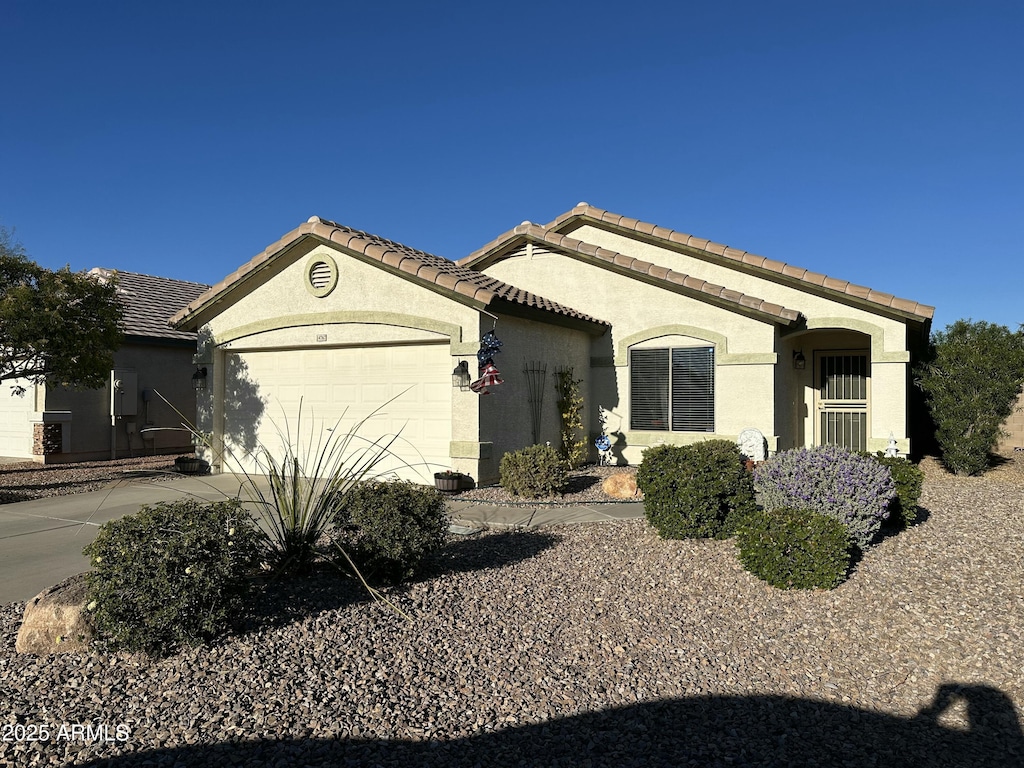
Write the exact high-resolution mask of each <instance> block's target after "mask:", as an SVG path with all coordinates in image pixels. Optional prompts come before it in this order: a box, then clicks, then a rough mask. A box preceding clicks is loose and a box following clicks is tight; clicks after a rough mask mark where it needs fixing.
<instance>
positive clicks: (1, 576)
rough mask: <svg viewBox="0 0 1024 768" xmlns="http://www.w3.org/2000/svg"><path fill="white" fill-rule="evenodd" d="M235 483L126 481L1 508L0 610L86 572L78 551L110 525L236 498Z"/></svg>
mask: <svg viewBox="0 0 1024 768" xmlns="http://www.w3.org/2000/svg"><path fill="white" fill-rule="evenodd" d="M239 483H240V481H239V479H238V478H236V477H235V476H234V475H210V476H205V477H186V476H182V477H181V478H174V479H173V480H165V481H162V482H155V483H154V482H145V481H139V482H131V481H127V482H124V483H122V484H120V485H118V486H116V487H114V488H111V489H107V490H103V491H93V492H91V493H76V494H72V495H70V496H55V497H52V498H47V499H36V500H34V501H22V502H18V503H16V504H2V505H0V605H6V604H7V603H11V602H16V601H22V600H30V599H31V598H33V597H35V596H36V595H37V594H39V593H40V592H41V591H42V590H44V589H46V588H47V587H50V586H53V585H54V584H56V583H58V582H59V581H62V580H63V579H65V578H67V577H68V576H73V575H74V574H76V573H81V572H82V571H85V570H87V569H88V568H89V563H88V560H87V559H86V557H85V556H84V555H83V554H82V549H83V548H84V547H85V546H86V545H87V544H89V543H90V542H91V541H92V540H93V538H95V536H96V531H97V529H98V528H99V526H100V525H102V524H103V523H105V522H107V521H108V520H113V519H116V518H119V517H123V516H124V515H127V514H131V513H134V512H137V511H138V509H139V507H140V506H142V505H143V504H155V503H157V502H160V501H173V500H174V499H178V498H181V497H183V496H194V497H199V498H203V499H207V500H210V501H216V500H218V499H223V498H225V495H230V496H234V495H237V494H238V492H239Z"/></svg>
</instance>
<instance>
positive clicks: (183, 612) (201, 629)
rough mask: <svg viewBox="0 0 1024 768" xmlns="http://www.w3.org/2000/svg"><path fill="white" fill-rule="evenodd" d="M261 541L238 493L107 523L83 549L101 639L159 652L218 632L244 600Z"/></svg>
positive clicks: (113, 644)
mask: <svg viewBox="0 0 1024 768" xmlns="http://www.w3.org/2000/svg"><path fill="white" fill-rule="evenodd" d="M258 540H259V531H258V529H257V528H256V526H255V524H254V523H253V522H252V518H251V517H250V516H249V515H248V514H247V513H246V512H245V510H244V509H243V508H242V506H241V504H240V503H239V502H238V500H237V499H232V500H230V501H219V502H213V503H201V502H199V501H196V500H194V499H181V500H179V501H175V502H171V503H164V504H157V505H156V506H152V507H150V506H144V507H142V508H141V509H140V510H139V511H138V513H136V514H134V515H129V516H127V517H122V518H121V519H119V520H111V521H110V522H108V523H104V524H103V525H102V526H100V529H99V533H98V534H97V536H96V539H95V540H94V541H93V542H92V543H91V544H89V545H88V546H87V547H86V548H85V550H84V552H85V554H86V556H87V557H88V558H89V561H90V562H91V563H92V570H91V571H90V572H89V573H88V575H87V577H86V580H87V583H88V586H89V592H90V598H89V599H90V601H94V602H95V609H94V611H93V618H94V621H95V624H96V629H97V633H98V635H99V637H100V638H101V639H102V640H105V641H107V642H108V644H109V645H110V647H111V648H112V649H115V650H119V649H123V650H128V651H144V652H146V653H150V654H154V655H159V654H166V653H170V652H171V651H173V650H175V649H176V648H178V647H180V646H184V645H194V644H196V643H199V642H202V641H204V640H208V639H210V638H212V637H214V636H216V635H218V634H221V633H222V632H223V631H224V630H226V629H227V628H228V627H229V625H230V622H231V621H232V619H233V618H234V617H235V616H236V615H237V613H238V612H239V610H240V608H241V606H242V600H243V597H244V596H245V594H246V591H247V588H248V584H249V581H248V578H247V576H248V575H249V574H250V573H251V571H252V570H253V569H254V568H255V566H256V565H257V561H258V553H259V544H258Z"/></svg>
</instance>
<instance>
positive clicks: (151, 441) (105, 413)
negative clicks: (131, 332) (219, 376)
mask: <svg viewBox="0 0 1024 768" xmlns="http://www.w3.org/2000/svg"><path fill="white" fill-rule="evenodd" d="M194 354H195V349H194V348H193V347H191V346H180V345H163V344H146V343H142V342H133V341H129V342H127V343H125V344H124V345H123V346H122V347H121V348H120V349H119V350H117V352H116V353H115V354H114V368H115V369H118V370H125V371H132V372H134V374H135V386H134V387H132V388H131V391H130V392H128V393H127V394H126V397H129V398H131V399H132V400H133V401H134V410H135V415H134V416H132V415H126V416H123V417H121V418H118V419H117V420H116V423H115V424H114V428H113V430H112V429H111V418H110V388H109V386H107V387H103V388H102V389H91V390H72V389H64V388H59V387H45V392H44V393H42V394H41V395H40V398H41V399H42V402H43V403H44V406H43V409H44V410H45V412H46V413H60V412H64V413H66V417H65V418H64V419H62V420H63V425H64V426H63V429H64V430H66V431H67V432H69V433H70V440H69V441H68V440H67V439H66V443H67V444H66V446H65V450H64V452H62V453H60V454H55V455H52V456H47V457H45V461H46V462H47V463H56V462H66V461H91V460H98V459H109V458H111V439H112V437H113V439H114V440H116V456H117V457H118V458H123V457H126V456H141V455H150V454H155V453H183V452H186V451H190V450H191V447H192V437H191V435H189V434H188V433H186V432H183V431H160V432H154V433H147V435H145V436H144V435H143V434H142V430H143V429H145V428H146V427H147V426H150V427H171V428H175V429H177V428H180V427H181V426H182V421H183V416H184V418H186V419H189V420H191V418H192V415H193V414H194V413H195V407H196V398H195V391H194V389H193V388H192V373H193V371H194V370H195V366H193V364H192V357H193V355H194ZM40 389H43V388H42V387H40ZM146 393H148V395H147V394H146ZM158 393H159V394H158ZM160 395H162V396H163V397H161V396H160ZM26 396H27V395H26ZM147 397H148V400H147V399H146V398H147ZM164 398H166V400H167V401H169V403H170V404H168V402H165V400H164ZM37 399H39V398H37ZM172 406H173V407H172ZM126 410H128V411H131V410H132V408H131V407H128V408H127V409H126ZM176 411H178V412H180V414H182V415H183V416H182V415H179V413H178V412H176ZM48 420H54V419H48ZM129 425H132V428H131V432H132V434H129ZM29 429H30V431H31V425H30V426H29ZM150 435H151V436H150ZM33 458H35V459H36V460H39V461H42V460H43V459H44V457H41V456H39V457H33Z"/></svg>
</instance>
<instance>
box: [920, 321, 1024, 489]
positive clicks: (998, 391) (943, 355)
mask: <svg viewBox="0 0 1024 768" xmlns="http://www.w3.org/2000/svg"><path fill="white" fill-rule="evenodd" d="M916 373H917V375H918V384H919V385H920V387H921V389H922V390H923V391H924V393H925V397H926V399H927V403H928V409H929V411H930V412H931V415H932V421H934V422H935V439H936V441H937V442H938V444H939V448H940V450H941V451H942V461H943V463H944V464H945V465H946V467H948V468H949V469H950V470H952V471H953V472H956V474H958V475H978V474H981V473H982V472H984V471H985V469H986V468H987V467H988V455H989V451H991V450H992V449H993V448H994V447H995V445H996V443H997V442H998V441H999V437H1000V436H1001V435H1002V434H1003V430H1002V425H1003V423H1004V422H1005V421H1006V419H1007V417H1009V416H1010V414H1011V413H1013V409H1014V405H1015V403H1016V401H1017V397H1018V395H1019V394H1020V392H1021V387H1022V385H1024V326H1021V327H1020V328H1019V329H1018V330H1017V331H1015V332H1011V331H1010V329H1009V328H1007V327H1006V326H1004V325H995V324H992V323H986V322H977V323H972V322H971V321H969V320H957V321H956V322H955V323H953V324H952V325H949V326H947V327H946V330H945V331H942V332H939V333H936V334H934V335H933V337H932V345H931V359H930V360H929V361H928V362H927V363H925V364H924V365H922V366H921V367H920V368H919V369H918V370H917V371H916Z"/></svg>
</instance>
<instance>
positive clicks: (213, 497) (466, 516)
mask: <svg viewBox="0 0 1024 768" xmlns="http://www.w3.org/2000/svg"><path fill="white" fill-rule="evenodd" d="M243 482H244V478H239V477H237V476H235V475H230V474H224V475H206V476H203V477H187V476H182V477H176V478H174V479H173V480H163V481H161V482H146V481H137V482H132V481H124V482H122V483H121V484H119V485H117V486H115V487H113V488H110V489H108V490H104V491H93V492H90V493H76V494H73V495H70V496H55V497H52V498H48V499H37V500H35V501H22V502H18V503H16V504H0V605H6V604H7V603H12V602H18V601H24V600H31V599H32V598H33V597H35V596H36V595H38V594H39V593H40V592H42V591H43V590H44V589H46V588H47V587H51V586H53V585H54V584H57V583H58V582H60V581H63V580H64V579H66V578H67V577H68V576H73V575H74V574H76V573H81V572H82V571H85V570H88V569H89V562H88V560H87V559H86V557H85V556H84V555H83V554H82V549H83V548H84V547H85V546H86V545H87V544H89V543H90V542H91V541H92V540H93V539H94V538H95V536H96V531H97V529H98V528H99V527H100V526H101V525H102V524H103V523H105V522H107V521H108V520H114V519H116V518H119V517H123V516H124V515H128V514H133V513H135V512H137V511H138V509H139V507H141V506H142V505H143V504H156V503H157V502H161V501H173V500H174V499H179V498H182V497H183V496H192V497H197V498H201V499H206V500H208V501H217V500H219V499H224V498H227V497H232V496H239V495H240V496H241V497H242V498H243V499H247V498H249V494H248V493H247V492H244V491H242V484H243ZM257 482H259V483H261V490H264V491H265V490H266V488H267V487H268V485H267V481H266V478H259V479H258V481H257ZM449 510H450V512H451V515H452V521H453V523H455V527H453V529H452V530H453V532H456V533H472V532H474V531H477V530H481V529H483V528H505V527H512V528H537V527H542V526H547V525H565V524H571V523H592V522H602V521H610V520H624V519H627V518H633V517H643V514H644V508H643V504H637V503H635V502H623V503H621V504H614V503H613V504H594V505H585V504H579V505H574V506H571V507H558V506H551V505H543V504H538V505H536V506H532V505H517V506H501V505H495V504H487V503H478V502H466V501H452V502H450V503H449Z"/></svg>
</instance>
